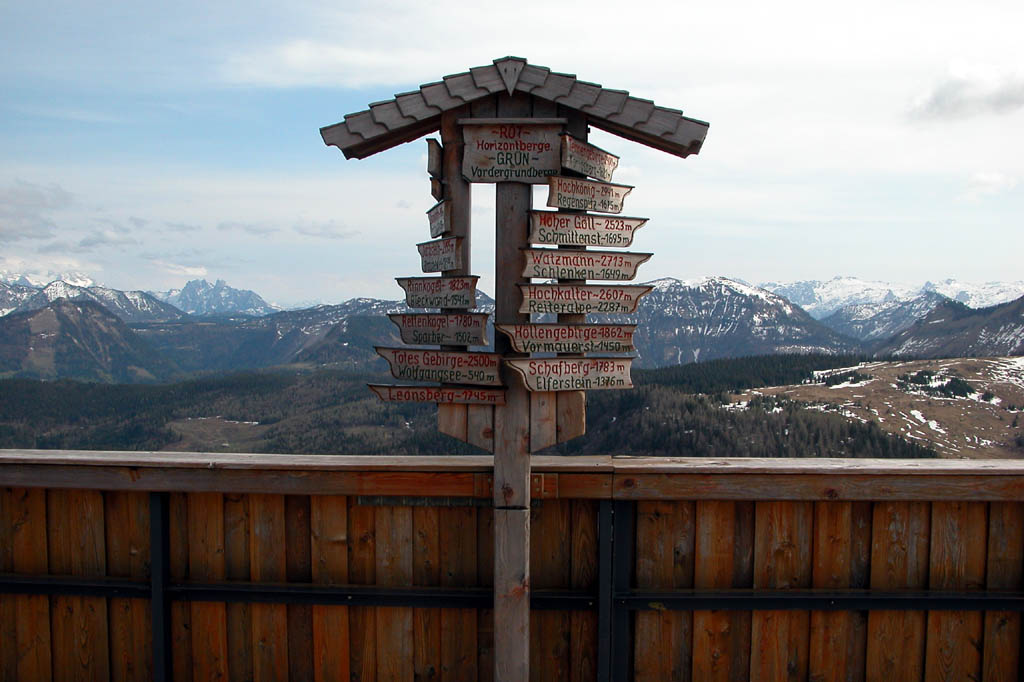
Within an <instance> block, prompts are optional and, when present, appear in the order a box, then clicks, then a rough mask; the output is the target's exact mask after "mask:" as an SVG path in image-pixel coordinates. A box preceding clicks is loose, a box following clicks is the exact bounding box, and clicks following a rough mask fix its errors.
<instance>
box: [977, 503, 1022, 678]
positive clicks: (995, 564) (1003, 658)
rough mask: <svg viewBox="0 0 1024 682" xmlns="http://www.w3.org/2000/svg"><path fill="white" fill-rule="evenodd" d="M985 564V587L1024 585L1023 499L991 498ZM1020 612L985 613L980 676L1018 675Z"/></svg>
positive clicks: (1004, 676)
mask: <svg viewBox="0 0 1024 682" xmlns="http://www.w3.org/2000/svg"><path fill="white" fill-rule="evenodd" d="M988 517H989V520H988V523H989V531H988V562H987V563H988V566H987V573H988V575H987V577H986V581H985V587H987V588H988V589H990V590H1020V589H1021V588H1022V587H1024V575H1022V573H1024V503H1021V502H993V503H991V504H990V505H989V512H988ZM1020 635H1021V632H1020V613H1017V612H1012V611H988V612H986V613H985V640H984V645H983V647H982V655H983V657H984V658H983V661H982V680H984V681H985V682H1008V681H1009V680H1016V679H1018V677H1017V676H1018V671H1019V666H1020V656H1021V651H1020V647H1021V636H1020Z"/></svg>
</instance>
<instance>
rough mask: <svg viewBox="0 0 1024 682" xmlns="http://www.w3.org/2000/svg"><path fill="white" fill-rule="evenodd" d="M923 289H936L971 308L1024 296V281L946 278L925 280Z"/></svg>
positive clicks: (1006, 301)
mask: <svg viewBox="0 0 1024 682" xmlns="http://www.w3.org/2000/svg"><path fill="white" fill-rule="evenodd" d="M921 290H922V291H934V292H936V293H939V294H942V295H943V296H945V297H946V298H951V299H953V300H954V301H960V302H961V303H963V304H964V305H966V306H968V307H970V308H988V307H991V306H994V305H999V304H1000V303H1008V302H1010V301H1014V300H1016V299H1018V298H1020V297H1021V296H1024V281H1020V280H1018V281H1016V282H986V283H984V284H971V283H969V282H961V281H959V280H955V279H944V280H942V281H941V282H925V283H924V286H923V287H921Z"/></svg>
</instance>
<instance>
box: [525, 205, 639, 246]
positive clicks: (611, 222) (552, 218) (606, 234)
mask: <svg viewBox="0 0 1024 682" xmlns="http://www.w3.org/2000/svg"><path fill="white" fill-rule="evenodd" d="M645 223H647V218H624V217H621V216H608V215H591V214H589V213H558V212H556V211H530V237H529V241H530V243H532V244H558V245H565V246H629V245H631V244H632V243H633V233H634V232H636V231H637V230H639V229H640V228H641V227H643V226H644V224H645Z"/></svg>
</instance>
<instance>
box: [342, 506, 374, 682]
mask: <svg viewBox="0 0 1024 682" xmlns="http://www.w3.org/2000/svg"><path fill="white" fill-rule="evenodd" d="M350 501H351V498H350ZM348 511H349V513H348V521H349V527H348V538H349V543H348V552H349V565H348V575H349V580H351V581H352V583H353V584H355V585H373V584H374V583H375V582H376V581H377V578H376V572H377V569H376V567H377V537H376V536H377V531H376V519H375V514H374V508H373V507H364V506H361V505H358V504H351V505H350V506H349V510H348ZM349 637H350V640H351V645H350V647H349V651H350V653H351V663H350V666H351V675H352V680H353V682H372V681H373V680H376V679H377V610H376V609H375V608H374V607H372V606H360V607H353V608H351V609H350V610H349Z"/></svg>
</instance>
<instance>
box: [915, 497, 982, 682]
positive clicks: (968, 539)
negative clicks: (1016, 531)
mask: <svg viewBox="0 0 1024 682" xmlns="http://www.w3.org/2000/svg"><path fill="white" fill-rule="evenodd" d="M987 535H988V505H986V504H985V503H984V502H935V503H933V504H932V523H931V552H930V554H931V566H930V567H929V574H928V582H929V587H930V588H931V589H933V590H977V589H981V588H983V587H984V586H985V554H986V550H987ZM982 632H983V631H982V613H981V612H979V611H929V612H928V638H927V644H926V647H925V677H926V678H927V679H931V680H964V679H972V680H977V679H980V678H981V642H982Z"/></svg>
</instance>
